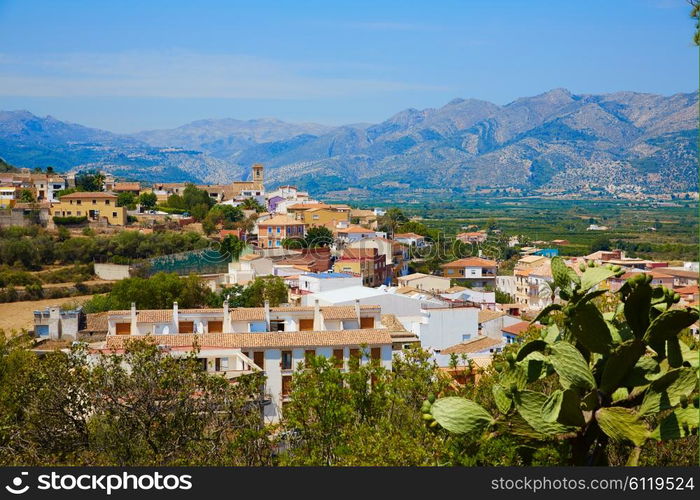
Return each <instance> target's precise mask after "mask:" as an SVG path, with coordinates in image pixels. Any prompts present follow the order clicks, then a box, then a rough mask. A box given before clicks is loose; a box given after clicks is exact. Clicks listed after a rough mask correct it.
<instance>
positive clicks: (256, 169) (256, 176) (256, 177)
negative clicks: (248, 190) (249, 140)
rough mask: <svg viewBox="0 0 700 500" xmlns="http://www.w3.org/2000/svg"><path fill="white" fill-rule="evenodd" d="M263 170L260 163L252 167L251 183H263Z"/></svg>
mask: <svg viewBox="0 0 700 500" xmlns="http://www.w3.org/2000/svg"><path fill="white" fill-rule="evenodd" d="M263 170H264V167H263V166H262V163H256V164H255V165H253V182H259V183H260V184H262V183H263Z"/></svg>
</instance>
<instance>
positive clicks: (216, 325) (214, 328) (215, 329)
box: [208, 321, 224, 333]
mask: <svg viewBox="0 0 700 500" xmlns="http://www.w3.org/2000/svg"><path fill="white" fill-rule="evenodd" d="M208 325H209V333H221V332H223V331H224V322H223V321H209V324H208Z"/></svg>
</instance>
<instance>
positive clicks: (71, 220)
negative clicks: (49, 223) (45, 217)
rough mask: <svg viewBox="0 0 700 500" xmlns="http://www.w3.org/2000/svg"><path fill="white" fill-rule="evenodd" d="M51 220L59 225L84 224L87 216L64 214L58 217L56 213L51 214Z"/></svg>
mask: <svg viewBox="0 0 700 500" xmlns="http://www.w3.org/2000/svg"><path fill="white" fill-rule="evenodd" d="M53 222H54V224H58V225H60V226H76V225H78V224H84V223H86V222H87V216H82V217H78V216H70V215H68V216H65V217H60V216H58V215H54V216H53Z"/></svg>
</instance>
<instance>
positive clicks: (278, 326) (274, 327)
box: [270, 319, 284, 332]
mask: <svg viewBox="0 0 700 500" xmlns="http://www.w3.org/2000/svg"><path fill="white" fill-rule="evenodd" d="M270 331H271V332H283V331H284V320H283V319H273V320H271V321H270Z"/></svg>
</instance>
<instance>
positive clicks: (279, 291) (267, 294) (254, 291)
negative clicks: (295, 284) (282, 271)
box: [246, 276, 288, 307]
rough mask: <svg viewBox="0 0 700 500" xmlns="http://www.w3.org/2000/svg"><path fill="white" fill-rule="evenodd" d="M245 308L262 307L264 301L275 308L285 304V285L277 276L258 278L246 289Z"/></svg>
mask: <svg viewBox="0 0 700 500" xmlns="http://www.w3.org/2000/svg"><path fill="white" fill-rule="evenodd" d="M246 293H247V294H248V297H247V300H246V306H247V307H262V306H263V305H264V304H265V301H266V300H267V301H269V302H270V306H272V307H277V306H279V305H280V304H285V303H287V300H288V298H287V285H285V284H284V280H283V279H282V278H280V277H279V276H260V277H257V278H255V280H254V281H253V282H252V283H250V284H249V285H248V286H247V287H246Z"/></svg>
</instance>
